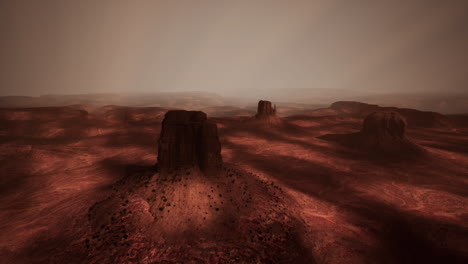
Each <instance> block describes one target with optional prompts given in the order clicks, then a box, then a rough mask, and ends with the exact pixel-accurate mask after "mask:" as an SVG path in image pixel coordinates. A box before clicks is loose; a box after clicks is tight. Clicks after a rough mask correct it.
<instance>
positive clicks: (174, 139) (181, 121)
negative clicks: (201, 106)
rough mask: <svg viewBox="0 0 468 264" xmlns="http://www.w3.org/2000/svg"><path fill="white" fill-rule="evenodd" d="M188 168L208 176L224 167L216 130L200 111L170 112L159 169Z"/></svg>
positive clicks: (159, 153)
mask: <svg viewBox="0 0 468 264" xmlns="http://www.w3.org/2000/svg"><path fill="white" fill-rule="evenodd" d="M185 167H198V168H199V169H200V170H201V171H202V172H204V173H205V174H207V173H212V172H216V171H219V170H220V169H221V167H222V157H221V144H220V142H219V138H218V129H217V126H216V124H215V123H213V122H210V121H208V120H207V117H206V114H205V113H203V112H201V111H184V110H174V111H169V112H167V113H166V115H165V117H164V120H163V122H162V129H161V136H160V139H159V149H158V168H159V169H160V170H162V171H170V170H173V169H179V168H185Z"/></svg>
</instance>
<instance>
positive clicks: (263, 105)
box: [255, 100, 276, 119]
mask: <svg viewBox="0 0 468 264" xmlns="http://www.w3.org/2000/svg"><path fill="white" fill-rule="evenodd" d="M272 116H276V105H274V107H271V102H270V101H263V100H260V101H259V102H258V109H257V114H256V115H255V117H256V118H257V119H265V118H268V117H272Z"/></svg>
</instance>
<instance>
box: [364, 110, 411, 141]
mask: <svg viewBox="0 0 468 264" xmlns="http://www.w3.org/2000/svg"><path fill="white" fill-rule="evenodd" d="M405 128H406V121H405V119H404V118H403V117H402V116H401V115H400V114H398V113H396V112H374V113H372V114H370V115H368V116H367V117H366V118H365V119H364V123H363V126H362V130H361V133H362V134H364V135H367V136H369V137H377V138H381V139H387V138H388V139H404V138H405Z"/></svg>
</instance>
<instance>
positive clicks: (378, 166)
mask: <svg viewBox="0 0 468 264" xmlns="http://www.w3.org/2000/svg"><path fill="white" fill-rule="evenodd" d="M165 112H166V109H157V108H151V109H140V108H128V107H122V108H121V107H116V106H114V107H108V108H102V109H100V110H99V109H98V110H96V111H93V112H89V113H88V112H86V111H81V110H77V109H76V108H73V107H60V108H30V109H3V110H0V124H1V125H0V140H1V145H0V175H1V178H0V199H1V201H2V202H1V203H0V206H1V208H0V259H1V260H2V263H132V262H133V263H177V261H181V262H183V263H217V262H218V263H466V262H467V261H468V248H467V247H466V245H467V244H468V210H467V208H468V207H467V206H468V199H467V196H468V128H467V127H468V124H465V121H464V120H465V119H463V117H458V118H457V121H456V122H455V123H454V124H456V125H457V127H456V129H446V128H441V127H421V126H411V125H410V126H409V128H408V129H407V130H406V135H407V136H408V138H410V139H411V140H412V142H414V143H415V144H418V145H419V146H421V147H422V148H424V149H425V151H426V152H427V156H425V157H423V158H418V159H386V158H385V156H374V155H369V154H368V153H367V152H365V151H361V150H359V149H355V148H351V147H349V146H346V145H342V144H339V143H337V142H334V141H326V140H323V139H320V138H318V137H320V136H323V135H326V134H347V133H355V132H358V131H359V130H360V129H361V126H362V116H359V115H349V114H346V113H335V114H334V115H327V116H306V115H303V116H291V117H286V118H283V119H282V120H281V122H279V123H261V122H253V121H252V120H251V119H250V118H245V117H219V118H211V119H210V120H211V121H214V122H216V123H217V126H218V133H219V137H220V141H221V145H222V157H223V161H224V162H225V165H224V170H223V172H222V173H221V174H220V175H221V176H222V177H218V178H215V179H209V178H206V177H204V176H203V175H201V174H200V172H199V171H197V170H193V171H192V170H190V171H188V170H180V171H178V172H175V171H174V172H173V173H174V175H172V176H173V178H172V179H173V181H167V177H165V176H164V175H162V176H161V175H159V173H158V172H155V171H154V169H153V166H154V163H155V161H156V160H157V155H156V154H157V148H158V139H159V133H160V129H161V121H162V118H163V116H164V113H165ZM400 114H402V115H403V116H404V114H403V113H400ZM405 117H406V116H405ZM444 118H445V117H444ZM444 120H445V119H444ZM408 123H410V121H408ZM460 125H464V126H460ZM187 172H189V174H187ZM175 174H177V177H176V176H175ZM188 176H190V177H188ZM165 179H166V180H165ZM175 180H177V181H175ZM179 180H180V181H179ZM153 190H155V191H154V192H153ZM163 192H164V193H163ZM220 194H221V196H220ZM208 195H210V197H209V196H208ZM216 195H217V196H216ZM162 196H165V197H164V198H165V199H163V198H162ZM230 199H232V201H231V200H230ZM215 202H216V204H215ZM168 203H170V204H171V205H170V206H169V205H168ZM174 204H175V207H174V206H173V205H174ZM181 205H182V206H181ZM210 205H211V206H212V207H210ZM218 206H219V207H218ZM161 207H163V209H162V210H160V208H161ZM237 207H239V209H237ZM216 208H218V209H219V210H216ZM129 211H131V212H129ZM203 217H205V219H203ZM232 221H234V222H232Z"/></svg>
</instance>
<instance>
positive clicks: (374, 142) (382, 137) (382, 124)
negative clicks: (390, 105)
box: [319, 111, 423, 156]
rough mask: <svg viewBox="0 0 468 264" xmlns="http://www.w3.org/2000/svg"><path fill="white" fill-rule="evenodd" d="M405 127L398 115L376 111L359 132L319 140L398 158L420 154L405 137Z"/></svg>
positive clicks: (403, 119)
mask: <svg viewBox="0 0 468 264" xmlns="http://www.w3.org/2000/svg"><path fill="white" fill-rule="evenodd" d="M406 126H407V124H406V120H405V118H404V117H403V116H402V115H400V114H399V113H397V112H392V111H378V112H373V113H371V114H369V115H368V116H367V117H366V118H365V119H364V121H363V125H362V129H361V131H360V132H357V133H351V134H328V135H324V136H321V137H319V138H322V139H325V140H331V141H336V142H339V143H342V144H344V145H348V146H350V147H353V148H355V149H361V150H365V151H368V152H371V153H380V154H390V155H399V156H407V155H414V154H420V153H422V152H423V149H422V148H421V147H419V146H418V145H416V144H414V143H413V142H411V141H410V140H409V139H408V138H407V137H406V135H405V131H406Z"/></svg>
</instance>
